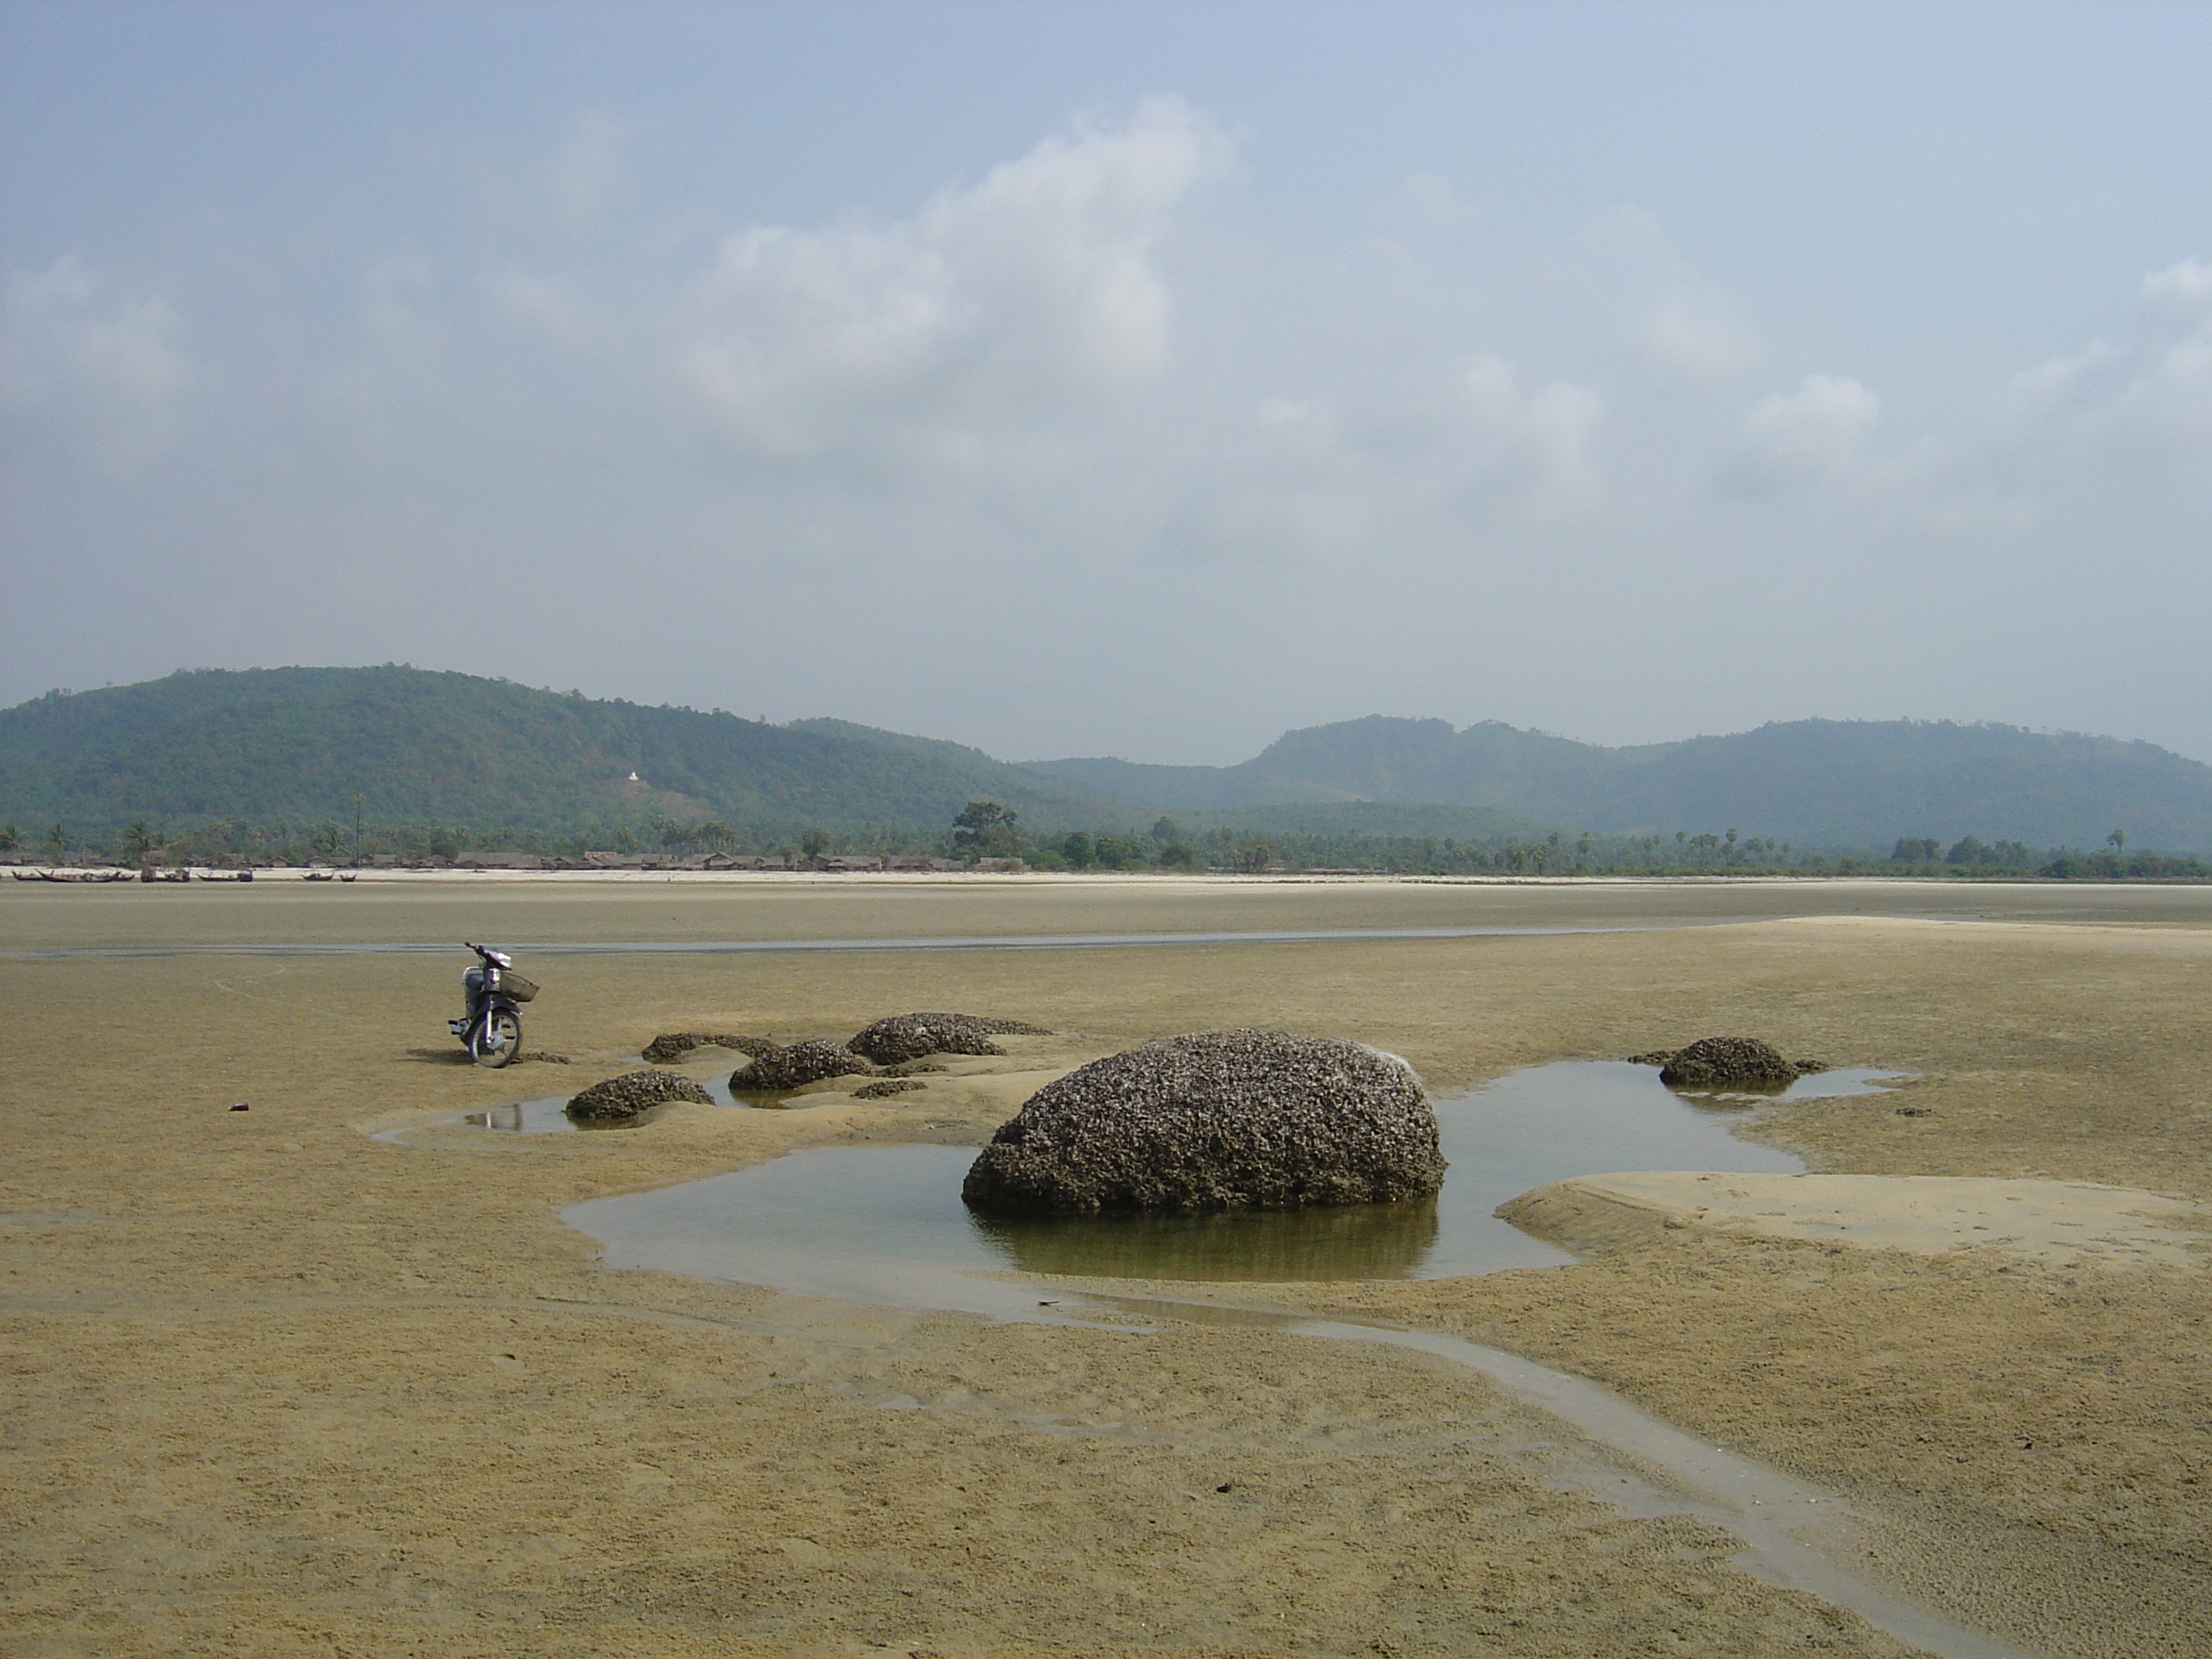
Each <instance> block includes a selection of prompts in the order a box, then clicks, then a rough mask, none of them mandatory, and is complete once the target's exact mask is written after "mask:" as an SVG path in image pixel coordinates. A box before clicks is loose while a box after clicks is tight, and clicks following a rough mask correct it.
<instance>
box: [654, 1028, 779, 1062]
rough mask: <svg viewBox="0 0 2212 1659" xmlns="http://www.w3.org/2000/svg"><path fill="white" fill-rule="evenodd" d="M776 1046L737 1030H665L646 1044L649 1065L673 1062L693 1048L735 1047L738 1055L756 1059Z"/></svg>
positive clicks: (761, 1038)
mask: <svg viewBox="0 0 2212 1659" xmlns="http://www.w3.org/2000/svg"><path fill="white" fill-rule="evenodd" d="M694 1048H734V1049H736V1050H737V1051H738V1053H739V1054H744V1055H746V1056H748V1057H750V1058H757V1057H758V1056H760V1055H762V1054H766V1053H767V1052H768V1051H769V1049H771V1048H775V1038H774V1037H764V1036H743V1035H741V1034H739V1033H738V1032H735V1031H663V1032H662V1033H661V1034H660V1035H659V1036H657V1037H655V1038H653V1041H652V1042H648V1043H647V1044H646V1045H645V1058H646V1060H647V1062H648V1063H649V1064H652V1065H654V1066H663V1065H665V1064H667V1062H668V1061H670V1060H678V1059H681V1058H682V1057H683V1056H684V1055H685V1054H690V1052H691V1051H692V1050H693V1049H694Z"/></svg>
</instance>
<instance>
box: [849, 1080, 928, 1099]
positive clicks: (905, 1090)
mask: <svg viewBox="0 0 2212 1659" xmlns="http://www.w3.org/2000/svg"><path fill="white" fill-rule="evenodd" d="M927 1087H929V1085H927V1083H922V1082H920V1081H918V1080H916V1079H914V1078H910V1077H887V1078H885V1079H883V1080H882V1081H881V1082H879V1083H863V1084H862V1085H860V1087H859V1088H857V1089H855V1090H854V1091H853V1098H854V1099H855V1100H889V1099H890V1097H892V1096H893V1095H904V1094H911V1093H913V1092H914V1091H915V1090H916V1089H927Z"/></svg>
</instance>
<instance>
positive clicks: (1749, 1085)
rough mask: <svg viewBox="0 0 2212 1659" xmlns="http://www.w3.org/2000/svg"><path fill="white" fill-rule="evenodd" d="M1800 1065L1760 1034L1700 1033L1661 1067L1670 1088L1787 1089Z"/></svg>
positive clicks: (1660, 1076) (1661, 1073)
mask: <svg viewBox="0 0 2212 1659" xmlns="http://www.w3.org/2000/svg"><path fill="white" fill-rule="evenodd" d="M1797 1078H1798V1068H1797V1067H1796V1066H1794V1065H1792V1064H1791V1063H1790V1061H1789V1060H1784V1058H1783V1057H1782V1056H1781V1055H1780V1054H1778V1053H1777V1052H1776V1051H1775V1050H1774V1049H1773V1048H1771V1047H1769V1046H1768V1045H1767V1044H1765V1043H1764V1042H1760V1041H1759V1039H1758V1038H1757V1037H1738V1036H1716V1037H1700V1038H1699V1039H1698V1041H1697V1042H1693V1043H1692V1044H1691V1045H1690V1046H1689V1047H1688V1048H1678V1049H1676V1050H1675V1051H1674V1053H1673V1054H1670V1055H1668V1058H1667V1062H1666V1064H1665V1065H1664V1066H1661V1067H1660V1071H1659V1080H1660V1081H1661V1082H1662V1083H1663V1084H1665V1085H1667V1086H1668V1088H1670V1089H1784V1088H1787V1087H1789V1085H1791V1084H1792V1083H1795V1082H1796V1080H1797Z"/></svg>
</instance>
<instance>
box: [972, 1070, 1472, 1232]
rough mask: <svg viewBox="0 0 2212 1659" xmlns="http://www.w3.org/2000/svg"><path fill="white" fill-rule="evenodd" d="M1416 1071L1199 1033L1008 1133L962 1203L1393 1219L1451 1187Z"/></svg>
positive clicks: (1044, 1093) (1064, 1082)
mask: <svg viewBox="0 0 2212 1659" xmlns="http://www.w3.org/2000/svg"><path fill="white" fill-rule="evenodd" d="M1443 1178H1444V1160H1443V1154H1442V1153H1441V1152H1439V1151H1438V1150H1437V1115H1436V1112H1435V1109H1433V1108H1432V1107H1431V1106H1430V1104H1429V1102H1428V1098H1427V1097H1426V1096H1425V1095H1424V1094H1423V1093H1422V1092H1421V1080H1420V1079H1419V1077H1418V1076H1417V1075H1415V1073H1414V1071H1413V1067H1412V1066H1408V1065H1407V1063H1406V1062H1405V1061H1404V1060H1401V1059H1399V1058H1398V1057H1397V1056H1396V1055H1395V1054H1384V1053H1383V1052H1382V1051H1381V1050H1380V1049H1376V1048H1367V1047H1365V1046H1364V1045H1362V1044H1360V1043H1357V1042H1338V1041H1336V1040H1334V1039H1333V1038H1328V1037H1307V1036H1291V1035H1290V1034H1289V1033H1287V1032H1283V1031H1249V1030H1245V1031H1197V1032H1193V1033H1191V1034H1189V1035H1188V1036H1175V1037H1167V1038H1164V1039H1163V1040H1162V1041H1160V1042H1148V1043H1146V1044H1145V1045H1144V1046H1143V1047H1142V1048H1132V1049H1129V1050H1128V1051H1127V1052H1126V1053H1123V1054H1109V1055H1108V1056H1107V1057H1106V1058H1105V1059H1103V1060H1093V1061H1091V1064H1089V1065H1088V1066H1079V1067H1077V1068H1076V1069H1075V1070H1074V1071H1073V1072H1070V1073H1068V1074H1067V1075H1066V1077H1063V1078H1060V1079H1058V1080H1056V1081H1054V1082H1052V1083H1048V1084H1047V1085H1045V1086H1044V1087H1043V1088H1042V1089H1040V1090H1038V1091H1036V1094H1034V1095H1032V1096H1031V1097H1030V1099H1029V1102H1028V1103H1027V1104H1025V1105H1024V1107H1023V1108H1022V1109H1021V1111H1020V1112H1019V1113H1018V1114H1017V1115H1015V1116H1014V1117H1013V1118H1012V1120H1010V1121H1007V1122H1006V1123H1004V1124H1002V1125H1000V1128H999V1131H998V1133H996V1134H995V1135H994V1136H993V1137H992V1139H991V1144H990V1145H989V1146H986V1147H985V1148H984V1149H983V1151H982V1153H981V1156H980V1157H978V1158H976V1160H975V1164H973V1165H972V1166H971V1167H970V1168H969V1171H968V1178H967V1181H966V1182H965V1183H964V1184H963V1187H962V1188H961V1196H962V1197H963V1198H964V1199H965V1200H967V1201H968V1203H969V1205H970V1206H973V1207H975V1208H976V1209H978V1210H983V1211H987V1212H998V1213H1003V1214H1039V1213H1066V1212H1076V1213H1086V1212H1096V1211H1099V1210H1146V1211H1165V1212H1185V1213H1188V1212H1202V1211H1210V1210H1234V1209H1255V1210H1295V1209H1303V1208H1305V1207H1307V1206H1318V1205H1336V1204H1387V1203H1391V1202H1395V1200H1400V1199H1406V1198H1419V1197H1425V1196H1427V1195H1428V1194H1432V1193H1434V1192H1435V1191H1436V1190H1437V1188H1439V1187H1441V1186H1443Z"/></svg>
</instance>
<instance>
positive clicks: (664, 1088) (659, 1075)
mask: <svg viewBox="0 0 2212 1659" xmlns="http://www.w3.org/2000/svg"><path fill="white" fill-rule="evenodd" d="M671 1100H690V1101H696V1102H697V1103H699V1104H700V1105H702V1106H711V1105H713V1104H714V1096H712V1095H710V1094H708V1092H707V1091H705V1090H704V1089H702V1088H701V1087H700V1086H699V1085H697V1084H696V1083H694V1082H693V1081H692V1080H691V1079H690V1078H688V1077H685V1076H684V1075H683V1074H682V1073H679V1072H656V1071H653V1070H651V1069H649V1068H648V1069H647V1070H645V1071H642V1072H624V1073H623V1074H622V1075H621V1076H620V1077H611V1078H609V1079H607V1080H606V1081H605V1083H594V1084H593V1085H592V1086H591V1087H590V1088H588V1089H586V1090H585V1091H583V1093H581V1094H580V1095H578V1096H577V1097H575V1098H574V1100H572V1101H570V1102H569V1103H568V1115H569V1116H570V1117H635V1116H636V1115H638V1114H639V1113H641V1112H647V1111H650V1110H652V1109H653V1108H654V1107H655V1106H659V1105H661V1104H663V1103H665V1102H668V1101H671Z"/></svg>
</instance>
